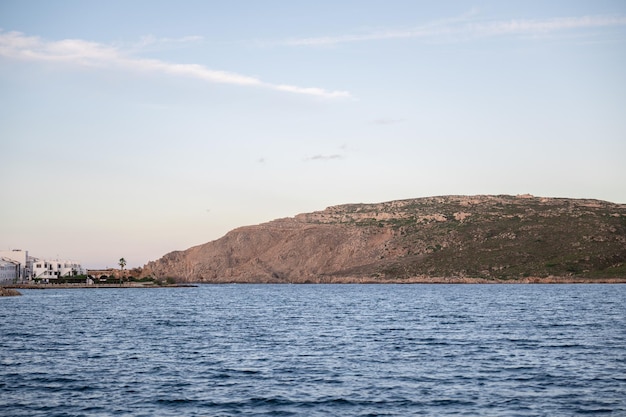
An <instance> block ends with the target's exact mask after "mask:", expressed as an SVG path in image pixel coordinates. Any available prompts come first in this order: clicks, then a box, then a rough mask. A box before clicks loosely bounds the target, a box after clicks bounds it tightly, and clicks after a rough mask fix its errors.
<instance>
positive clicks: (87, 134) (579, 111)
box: [0, 0, 626, 268]
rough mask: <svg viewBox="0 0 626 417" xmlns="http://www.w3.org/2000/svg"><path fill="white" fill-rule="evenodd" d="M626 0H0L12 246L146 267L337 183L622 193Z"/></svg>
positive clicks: (412, 190)
mask: <svg viewBox="0 0 626 417" xmlns="http://www.w3.org/2000/svg"><path fill="white" fill-rule="evenodd" d="M625 161H626V2H624V1H622V0H619V1H606V0H604V1H603V0H589V1H576V0H566V1H565V0H564V1H550V2H546V1H526V0H525V1H506V2H503V1H437V2H431V1H418V0H408V1H400V0H380V1H372V0H358V1H357V0H354V1H350V0H346V1H325V0H320V1H299V0H296V1H272V0H268V1H176V2H174V1H159V0H156V1H155V0H150V1H141V0H136V1H115V0H110V1H106V2H104V1H90V0H80V1H67V0H58V1H54V2H51V1H47V0H46V1H33V0H19V1H13V0H2V1H0V196H1V197H0V249H1V250H8V249H18V248H19V249H24V250H28V251H29V254H30V255H32V256H37V257H40V258H59V259H73V260H78V261H80V262H81V263H82V264H83V266H86V267H88V268H105V267H117V262H118V260H119V259H120V258H121V257H124V258H125V259H126V260H127V268H128V267H130V268H133V267H140V266H143V265H144V264H145V263H147V262H149V261H151V260H156V259H158V258H160V257H161V256H163V255H164V254H166V253H168V252H170V251H173V250H184V249H187V248H189V247H191V246H195V245H199V244H202V243H205V242H208V241H212V240H215V239H218V238H220V237H221V236H223V235H224V234H225V233H227V232H228V231H229V230H232V229H234V228H237V227H240V226H245V225H252V224H258V223H263V222H267V221H270V220H273V219H277V218H282V217H292V216H294V215H296V214H298V213H304V212H311V211H317V210H323V209H324V208H326V207H328V206H332V205H338V204H344V203H376V202H383V201H390V200H397V199H407V198H417V197H427V196H436V195H449V194H454V195H474V194H512V195H515V194H524V193H530V194H533V195H537V196H545V197H569V198H593V199H600V200H608V201H611V202H615V203H626V162H625Z"/></svg>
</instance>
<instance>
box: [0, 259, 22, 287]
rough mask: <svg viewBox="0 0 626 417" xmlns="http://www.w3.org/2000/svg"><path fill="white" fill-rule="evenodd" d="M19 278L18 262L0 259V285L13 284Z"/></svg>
mask: <svg viewBox="0 0 626 417" xmlns="http://www.w3.org/2000/svg"><path fill="white" fill-rule="evenodd" d="M19 276H20V264H19V262H16V261H12V260H10V259H7V258H0V285H2V284H5V285H6V284H15V283H17V280H18V278H19Z"/></svg>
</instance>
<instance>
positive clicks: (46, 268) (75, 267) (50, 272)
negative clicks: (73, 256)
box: [32, 258, 85, 281]
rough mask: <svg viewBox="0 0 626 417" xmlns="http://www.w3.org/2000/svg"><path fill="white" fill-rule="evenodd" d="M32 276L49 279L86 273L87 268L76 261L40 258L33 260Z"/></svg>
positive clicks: (38, 278)
mask: <svg viewBox="0 0 626 417" xmlns="http://www.w3.org/2000/svg"><path fill="white" fill-rule="evenodd" d="M32 271H33V272H32V278H33V279H37V280H40V279H41V280H44V281H49V280H51V279H58V278H64V277H74V276H76V275H85V270H84V269H83V267H82V266H81V265H80V263H78V262H76V261H70V260H59V259H54V260H51V259H39V258H33V260H32Z"/></svg>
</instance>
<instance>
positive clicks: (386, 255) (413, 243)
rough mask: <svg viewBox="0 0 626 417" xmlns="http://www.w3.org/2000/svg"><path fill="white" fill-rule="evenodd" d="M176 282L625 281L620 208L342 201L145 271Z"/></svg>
mask: <svg viewBox="0 0 626 417" xmlns="http://www.w3.org/2000/svg"><path fill="white" fill-rule="evenodd" d="M143 274H144V275H152V276H155V277H157V278H166V277H174V278H176V279H177V280H178V281H181V282H294V283H302V282H315V283H317V282H489V281H494V280H516V281H519V280H522V281H533V280H534V281H538V282H541V281H542V280H543V281H558V280H570V281H572V280H573V281H576V280H587V281H589V280H602V281H607V280H608V281H611V280H626V205H625V204H614V203H609V202H605V201H599V200H585V199H565V198H541V197H533V196H530V195H521V196H506V195H499V196H442V197H428V198H417V199H410V200H400V201H390V202H385V203H378V204H346V205H340V206H334V207H329V208H327V209H325V210H323V211H318V212H313V213H306V214H299V215H297V216H295V217H293V218H285V219H279V220H274V221H271V222H268V223H264V224H260V225H256V226H246V227H241V228H238V229H235V230H232V231H231V232H229V233H227V234H226V235H225V236H224V237H222V238H220V239H218V240H215V241H212V242H209V243H205V244H203V245H199V246H195V247H192V248H190V249H187V250H185V251H176V252H171V253H169V254H167V255H165V256H163V257H162V258H161V259H159V260H157V261H153V262H150V263H148V264H147V265H146V266H145V267H144V268H143Z"/></svg>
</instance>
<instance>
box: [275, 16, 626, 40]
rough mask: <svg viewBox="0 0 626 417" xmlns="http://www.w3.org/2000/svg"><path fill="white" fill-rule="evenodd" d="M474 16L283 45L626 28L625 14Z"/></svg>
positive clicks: (539, 33) (314, 38) (464, 38)
mask: <svg viewBox="0 0 626 417" xmlns="http://www.w3.org/2000/svg"><path fill="white" fill-rule="evenodd" d="M473 15H474V13H471V14H467V15H464V16H462V17H460V18H453V19H447V20H440V21H435V22H431V23H428V24H426V25H422V26H419V27H416V28H412V29H407V30H383V31H375V32H370V33H363V34H352V35H339V36H321V37H310V38H297V39H289V40H286V41H284V42H281V43H282V44H285V45H291V46H324V45H336V44H342V43H349V42H364V41H376V40H387V39H407V38H416V39H424V40H431V41H455V40H467V39H471V38H480V37H496V36H540V35H545V34H549V33H554V32H559V31H566V30H575V29H589V28H601V27H610V26H626V16H622V15H617V16H580V17H556V18H551V19H512V20H499V21H479V20H476V19H474V18H473V17H472V16H473Z"/></svg>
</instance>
